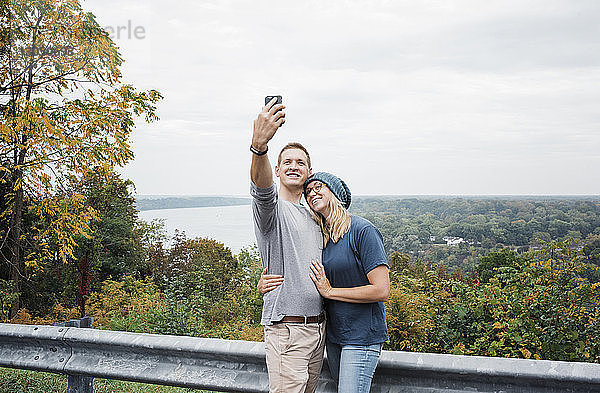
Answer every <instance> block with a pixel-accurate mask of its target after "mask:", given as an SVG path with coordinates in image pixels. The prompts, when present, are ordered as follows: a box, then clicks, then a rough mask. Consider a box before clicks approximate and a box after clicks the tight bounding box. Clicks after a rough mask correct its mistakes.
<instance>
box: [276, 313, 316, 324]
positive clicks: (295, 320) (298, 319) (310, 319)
mask: <svg viewBox="0 0 600 393" xmlns="http://www.w3.org/2000/svg"><path fill="white" fill-rule="evenodd" d="M324 320H325V313H321V314H319V315H315V316H312V317H296V316H292V315H287V316H285V317H283V319H282V320H281V321H276V322H273V324H274V325H276V324H278V323H321V322H323V321H324Z"/></svg>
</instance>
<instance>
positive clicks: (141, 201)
mask: <svg viewBox="0 0 600 393" xmlns="http://www.w3.org/2000/svg"><path fill="white" fill-rule="evenodd" d="M353 197H354V199H355V200H361V199H362V200H377V199H379V200H386V201H390V200H410V199H413V200H414V199H416V200H436V199H443V200H448V199H465V200H512V201H515V200H526V201H567V200H580V201H600V195H356V196H353ZM250 201H251V199H250V198H249V197H231V196H185V195H182V196H158V195H156V196H154V195H152V196H151V195H148V196H145V195H140V196H138V197H136V203H137V208H138V210H139V211H145V210H162V209H185V208H194V207H217V206H242V205H249V204H250Z"/></svg>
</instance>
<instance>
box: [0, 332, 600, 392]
mask: <svg viewBox="0 0 600 393" xmlns="http://www.w3.org/2000/svg"><path fill="white" fill-rule="evenodd" d="M0 366H2V367H10V368H19V369H28V370H36V371H48V372H53V373H60V374H67V375H71V376H88V377H100V378H109V379H119V380H128V381H136V382H145V383H153V384H161V385H170V386H181V387H189V388H199V389H206V390H214V391H222V392H256V393H264V392H268V376H267V370H266V365H265V352H264V344H263V343H261V342H249V341H234V340H220V339H209V338H197V337H181V336H166V335H155V334H142V333H127V332H116V331H108V330H94V329H85V328H73V327H60V326H29V325H12V324H0ZM70 391H72V392H77V391H78V390H76V389H72V390H71V389H70ZM317 391H318V392H323V393H328V392H334V391H335V385H334V383H333V382H332V380H331V378H330V376H329V372H328V370H327V366H326V364H325V366H324V372H323V374H322V376H321V380H320V382H319V387H318V389H317ZM371 391H372V392H373V393H399V392H418V393H425V392H427V393H436V392H445V393H448V392H519V393H521V392H523V393H524V392H528V393H529V392H534V393H538V392H539V393H541V392H544V393H550V392H553V393H555V392H600V364H594V363H572V362H556V361H544V360H525V359H505V358H491V357H480V356H457V355H441V354H426V353H412V352H393V351H383V353H382V356H381V359H380V361H379V365H378V367H377V371H376V373H375V377H374V381H373V387H372V389H371Z"/></svg>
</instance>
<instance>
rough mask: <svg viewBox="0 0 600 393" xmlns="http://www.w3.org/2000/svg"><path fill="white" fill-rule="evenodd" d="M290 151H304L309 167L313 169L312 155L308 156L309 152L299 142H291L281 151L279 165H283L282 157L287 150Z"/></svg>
mask: <svg viewBox="0 0 600 393" xmlns="http://www.w3.org/2000/svg"><path fill="white" fill-rule="evenodd" d="M290 149H298V150H302V151H303V152H304V154H306V160H307V164H308V167H309V168H312V166H311V165H310V154H308V150H306V147H304V146H302V145H301V144H300V143H298V142H290V143H288V144H287V145H285V146H284V147H283V149H281V151H280V152H279V157H277V165H280V164H281V155H282V154H283V152H284V151H286V150H290Z"/></svg>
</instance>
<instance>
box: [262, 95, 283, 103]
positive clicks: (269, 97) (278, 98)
mask: <svg viewBox="0 0 600 393" xmlns="http://www.w3.org/2000/svg"><path fill="white" fill-rule="evenodd" d="M273 98H277V101H276V102H275V105H277V104H281V96H266V97H265V105H267V104H268V103H269V102H271V100H272V99H273Z"/></svg>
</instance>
